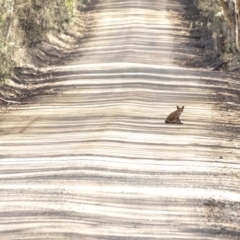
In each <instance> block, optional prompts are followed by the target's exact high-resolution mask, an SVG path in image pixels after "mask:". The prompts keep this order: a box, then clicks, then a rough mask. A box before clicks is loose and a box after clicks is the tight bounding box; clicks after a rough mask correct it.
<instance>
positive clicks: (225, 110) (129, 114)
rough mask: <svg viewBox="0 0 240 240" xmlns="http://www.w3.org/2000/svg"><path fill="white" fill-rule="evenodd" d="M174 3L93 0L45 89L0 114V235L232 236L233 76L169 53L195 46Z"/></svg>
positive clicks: (239, 174)
mask: <svg viewBox="0 0 240 240" xmlns="http://www.w3.org/2000/svg"><path fill="white" fill-rule="evenodd" d="M180 3H181V4H180ZM182 4H183V2H180V1H175V0H171V1H169V0H164V1H157V0H153V1H152V4H151V5H149V4H148V3H146V1H144V0H141V1H129V0H119V1H114V0H108V1H98V2H97V4H96V8H95V9H94V10H93V11H92V12H91V13H90V15H92V16H93V17H94V19H95V21H93V24H92V25H91V31H90V33H89V35H88V38H87V39H86V41H84V42H83V43H82V44H81V45H80V46H79V48H76V49H75V51H74V52H73V53H72V54H71V55H68V58H67V59H66V61H64V62H63V64H62V65H58V66H55V67H54V70H53V71H52V72H51V74H52V75H48V74H49V73H46V75H44V76H43V78H41V73H39V76H38V79H40V80H43V83H47V88H46V89H54V91H55V93H56V94H49V95H46V96H42V95H36V96H35V97H31V98H27V99H26V100H25V101H26V104H25V105H22V104H19V106H18V108H17V109H14V110H11V109H9V108H8V112H5V114H2V115H1V121H0V129H1V132H0V135H1V138H0V147H1V151H0V158H1V161H0V164H1V168H0V176H1V177H0V189H1V197H0V198H1V201H0V215H1V221H0V235H1V237H2V238H3V239H4V240H10V239H14V238H15V236H17V238H18V239H29V238H31V239H38V240H39V239H109V240H110V239H116V240H118V239H119V240H120V239H126V240H127V239H209V240H210V239H223V240H226V239H231V240H232V239H239V233H240V229H239V226H240V224H239V223H240V219H239V213H240V212H239V211H240V209H239V199H240V193H239V184H240V166H239V163H238V162H239V154H240V152H239V147H240V146H239V142H240V141H239V140H240V139H239V136H240V135H239V132H238V131H239V122H238V119H239V118H238V113H239V110H238V102H237V101H238V97H237V96H238V92H237V88H238V86H239V85H238V78H237V77H236V78H233V77H231V76H230V75H228V74H227V73H224V72H218V71H211V70H209V69H208V68H203V67H201V68H200V65H199V67H197V68H196V67H195V68H193V67H191V68H190V67H189V66H188V67H186V66H185V67H184V68H183V67H179V64H176V62H177V63H179V60H180V59H181V62H183V64H185V63H186V62H189V61H190V60H191V59H195V56H196V58H197V59H201V56H202V55H201V54H202V52H200V51H196V50H197V49H199V48H198V47H197V46H198V45H197V44H198V39H196V38H191V37H189V36H191V35H190V32H189V28H188V27H187V24H184V22H181V21H180V20H183V19H182V18H180V19H179V15H178V14H179V13H180V12H181V13H184V8H185V10H187V9H186V8H187V7H189V6H188V5H186V4H187V2H185V5H182ZM185 14H186V12H185ZM201 51H202V50H201ZM48 78H49V79H50V81H48ZM228 88H229V89H230V90H231V92H229V90H228ZM228 101H229V102H228ZM230 101H231V102H230ZM176 105H180V106H182V105H184V106H185V108H184V112H183V114H182V115H181V121H182V122H183V125H177V124H165V123H164V120H165V118H166V116H167V115H168V114H169V113H170V112H172V111H174V110H175V108H176Z"/></svg>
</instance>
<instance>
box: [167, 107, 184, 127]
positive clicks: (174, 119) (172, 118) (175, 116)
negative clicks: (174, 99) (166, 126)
mask: <svg viewBox="0 0 240 240" xmlns="http://www.w3.org/2000/svg"><path fill="white" fill-rule="evenodd" d="M183 109H184V106H182V107H181V108H180V107H179V106H177V110H176V111H175V112H172V113H170V114H169V115H168V117H167V118H166V120H165V123H178V124H183V123H181V121H180V118H179V117H180V115H181V114H182V112H183Z"/></svg>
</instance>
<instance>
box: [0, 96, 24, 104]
mask: <svg viewBox="0 0 240 240" xmlns="http://www.w3.org/2000/svg"><path fill="white" fill-rule="evenodd" d="M0 100H2V101H4V102H6V103H16V104H21V102H18V101H12V100H6V99H4V98H1V97H0Z"/></svg>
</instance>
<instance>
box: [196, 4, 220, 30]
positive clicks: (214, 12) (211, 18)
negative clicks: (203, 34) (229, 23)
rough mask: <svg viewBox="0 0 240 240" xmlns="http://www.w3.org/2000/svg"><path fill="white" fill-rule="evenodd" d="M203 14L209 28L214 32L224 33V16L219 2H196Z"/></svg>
mask: <svg viewBox="0 0 240 240" xmlns="http://www.w3.org/2000/svg"><path fill="white" fill-rule="evenodd" d="M195 4H196V5H197V7H198V8H199V9H200V11H201V14H202V15H203V16H204V17H205V18H206V19H207V26H208V28H209V30H211V31H212V32H217V33H219V34H220V33H222V25H223V22H224V15H223V11H222V8H221V6H220V4H219V2H218V0H195Z"/></svg>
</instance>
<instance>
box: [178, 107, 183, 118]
mask: <svg viewBox="0 0 240 240" xmlns="http://www.w3.org/2000/svg"><path fill="white" fill-rule="evenodd" d="M183 109H184V106H182V107H181V108H180V107H179V106H177V111H178V114H179V116H180V115H181V114H182V112H183Z"/></svg>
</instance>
